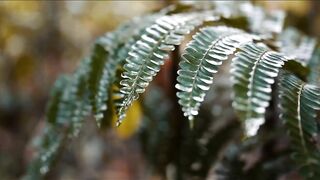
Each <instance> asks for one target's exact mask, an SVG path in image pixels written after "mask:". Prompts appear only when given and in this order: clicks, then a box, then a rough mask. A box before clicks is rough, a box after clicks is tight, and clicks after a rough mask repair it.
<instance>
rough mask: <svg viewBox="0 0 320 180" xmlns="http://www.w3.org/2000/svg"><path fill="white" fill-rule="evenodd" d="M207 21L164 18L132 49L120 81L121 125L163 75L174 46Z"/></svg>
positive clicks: (192, 17) (192, 16)
mask: <svg viewBox="0 0 320 180" xmlns="http://www.w3.org/2000/svg"><path fill="white" fill-rule="evenodd" d="M203 21H204V18H203V17H202V16H199V14H184V15H183V14H177V15H173V16H164V17H162V18H160V19H158V20H157V21H156V23H155V24H153V25H152V26H150V27H148V28H147V29H146V32H145V33H144V34H142V35H141V39H140V40H138V41H137V42H136V43H135V44H134V45H133V46H132V50H131V51H130V52H129V56H128V57H127V59H126V62H125V65H124V66H123V67H124V72H123V73H122V75H121V76H122V78H123V79H122V80H121V82H120V84H121V86H122V87H121V89H120V92H121V94H122V95H123V98H122V99H121V101H120V107H119V109H118V116H119V120H118V122H117V125H120V124H121V121H122V119H123V118H124V116H125V111H126V110H127V108H128V107H129V106H130V105H131V104H132V102H133V101H134V100H136V99H138V97H139V94H141V93H143V92H144V91H145V88H146V87H147V86H148V85H149V83H150V82H151V81H152V79H153V77H154V76H155V75H156V74H157V73H158V72H159V70H160V66H161V65H163V64H164V60H165V59H166V58H168V53H169V51H173V50H174V49H175V47H174V45H179V44H180V43H181V42H182V40H183V38H184V36H185V35H186V34H189V33H190V32H191V31H192V30H193V29H194V28H195V27H196V26H199V25H200V24H202V22H203Z"/></svg>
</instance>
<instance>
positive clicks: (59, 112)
mask: <svg viewBox="0 0 320 180" xmlns="http://www.w3.org/2000/svg"><path fill="white" fill-rule="evenodd" d="M69 82H70V77H68V76H61V77H60V78H59V79H58V80H57V81H56V82H55V84H54V87H53V90H52V91H51V95H50V101H49V103H48V106H47V112H46V117H47V122H48V124H47V127H46V129H45V131H44V134H43V135H42V136H41V139H40V142H39V144H38V147H37V148H39V155H38V156H37V158H36V159H34V160H33V161H32V163H31V164H30V166H29V168H28V173H27V176H26V177H24V179H28V180H29V179H30V180H31V179H41V177H42V176H43V175H45V174H46V173H47V172H48V171H49V167H50V166H51V164H52V162H53V160H54V159H55V157H56V154H57V150H58V149H59V148H60V146H61V142H62V139H64V138H65V137H66V135H67V133H66V132H64V129H65V128H67V126H65V124H66V123H65V120H66V119H65V114H67V113H68V110H67V109H64V103H63V98H64V94H65V89H66V88H67V86H68V83H69Z"/></svg>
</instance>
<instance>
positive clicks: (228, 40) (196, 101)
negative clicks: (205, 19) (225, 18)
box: [176, 26, 253, 120]
mask: <svg viewBox="0 0 320 180" xmlns="http://www.w3.org/2000/svg"><path fill="white" fill-rule="evenodd" d="M252 40H253V36H251V35H248V34H246V33H245V32H243V31H241V30H239V29H235V28H228V27H225V26H218V27H206V28H202V29H201V30H200V32H198V33H197V34H196V35H195V36H193V40H192V41H191V42H190V43H189V44H188V45H187V47H186V48H185V52H184V53H183V55H182V60H181V62H180V63H179V67H180V69H179V70H178V77H177V81H178V83H177V85H176V88H177V89H178V90H180V92H178V93H177V96H178V98H179V104H180V105H181V106H182V111H183V112H184V115H185V116H187V117H188V118H189V120H192V119H193V116H195V115H197V114H198V110H199V107H200V104H201V103H202V102H203V100H204V97H205V94H206V92H207V91H208V90H209V88H210V85H211V84H212V83H213V77H212V76H213V74H214V73H216V72H217V71H218V67H219V66H220V65H221V64H222V62H223V61H224V60H227V59H228V57H229V55H231V54H233V53H234V52H235V51H236V48H237V47H239V46H240V44H242V43H245V42H249V41H252Z"/></svg>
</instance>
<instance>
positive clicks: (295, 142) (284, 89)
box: [279, 73, 320, 179]
mask: <svg viewBox="0 0 320 180" xmlns="http://www.w3.org/2000/svg"><path fill="white" fill-rule="evenodd" d="M279 90H280V99H279V103H280V109H281V114H280V119H281V120H282V121H283V122H284V123H285V124H286V126H287V131H288V134H289V136H290V138H291V144H292V150H293V154H292V158H293V160H294V161H295V162H296V163H297V166H298V167H299V169H300V171H301V174H302V175H303V176H305V178H306V179H319V178H320V150H319V149H318V148H317V146H316V143H319V142H317V141H316V137H317V135H318V133H319V132H318V126H317V121H316V119H315V118H316V115H317V111H319V110H320V87H317V86H315V85H311V84H307V83H305V82H303V81H302V80H300V79H299V78H297V77H296V76H294V75H292V74H288V73H283V74H282V76H281V79H280V87H279Z"/></svg>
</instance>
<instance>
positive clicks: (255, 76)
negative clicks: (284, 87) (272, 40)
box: [231, 43, 286, 136]
mask: <svg viewBox="0 0 320 180" xmlns="http://www.w3.org/2000/svg"><path fill="white" fill-rule="evenodd" d="M284 61H286V59H285V58H284V57H283V56H282V55H280V54H279V53H276V52H272V51H268V49H266V48H264V47H261V46H258V45H256V44H254V43H248V44H246V45H244V46H242V47H240V52H238V53H236V57H235V58H234V59H233V60H232V64H231V66H232V69H231V74H232V81H233V87H234V101H233V107H234V108H235V110H236V111H237V112H238V114H239V116H240V119H241V120H242V121H244V123H245V133H246V135H247V136H253V135H255V134H256V133H257V131H258V129H259V126H260V125H261V124H263V123H264V113H265V111H266V108H267V107H268V106H269V101H270V100H271V91H272V89H271V85H272V84H273V83H274V82H275V80H274V79H275V78H276V77H277V76H278V73H279V69H280V68H281V67H282V66H283V64H284Z"/></svg>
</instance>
